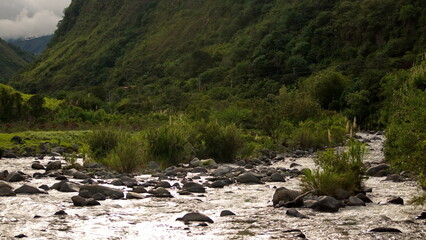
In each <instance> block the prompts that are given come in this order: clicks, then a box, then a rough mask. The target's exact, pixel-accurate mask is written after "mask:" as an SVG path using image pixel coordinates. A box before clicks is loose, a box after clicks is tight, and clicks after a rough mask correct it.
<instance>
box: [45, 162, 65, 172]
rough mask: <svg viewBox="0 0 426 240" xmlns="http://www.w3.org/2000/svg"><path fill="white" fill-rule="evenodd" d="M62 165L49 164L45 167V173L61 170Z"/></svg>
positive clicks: (56, 163) (57, 163)
mask: <svg viewBox="0 0 426 240" xmlns="http://www.w3.org/2000/svg"><path fill="white" fill-rule="evenodd" d="M61 167H62V163H61V161H54V162H49V163H48V164H47V166H46V171H52V170H58V169H61Z"/></svg>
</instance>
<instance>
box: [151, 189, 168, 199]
mask: <svg viewBox="0 0 426 240" xmlns="http://www.w3.org/2000/svg"><path fill="white" fill-rule="evenodd" d="M149 193H150V194H152V195H154V197H158V198H172V197H173V196H172V194H171V193H170V192H169V191H168V190H167V189H165V188H161V187H160V188H156V189H153V190H151V191H149Z"/></svg>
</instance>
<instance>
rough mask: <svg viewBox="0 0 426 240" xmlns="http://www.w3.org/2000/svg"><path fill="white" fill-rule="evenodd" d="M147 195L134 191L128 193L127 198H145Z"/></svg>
mask: <svg viewBox="0 0 426 240" xmlns="http://www.w3.org/2000/svg"><path fill="white" fill-rule="evenodd" d="M144 198H145V197H144V196H142V195H140V194H138V193H134V192H128V193H127V194H126V199H144Z"/></svg>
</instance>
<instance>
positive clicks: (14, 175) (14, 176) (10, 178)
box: [6, 172, 25, 182]
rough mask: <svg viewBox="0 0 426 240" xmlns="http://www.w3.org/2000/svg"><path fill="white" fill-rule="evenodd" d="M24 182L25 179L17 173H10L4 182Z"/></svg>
mask: <svg viewBox="0 0 426 240" xmlns="http://www.w3.org/2000/svg"><path fill="white" fill-rule="evenodd" d="M24 180H25V177H24V176H23V175H22V174H20V173H19V172H11V173H9V175H7V177H6V181H8V182H20V181H24Z"/></svg>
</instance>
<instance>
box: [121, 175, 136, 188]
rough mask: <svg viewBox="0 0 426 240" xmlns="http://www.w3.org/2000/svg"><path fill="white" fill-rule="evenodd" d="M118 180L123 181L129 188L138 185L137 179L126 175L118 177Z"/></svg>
mask: <svg viewBox="0 0 426 240" xmlns="http://www.w3.org/2000/svg"><path fill="white" fill-rule="evenodd" d="M120 180H121V181H122V182H123V184H124V186H126V187H129V188H131V187H133V186H137V185H138V181H136V179H134V178H131V177H128V176H123V177H120Z"/></svg>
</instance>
